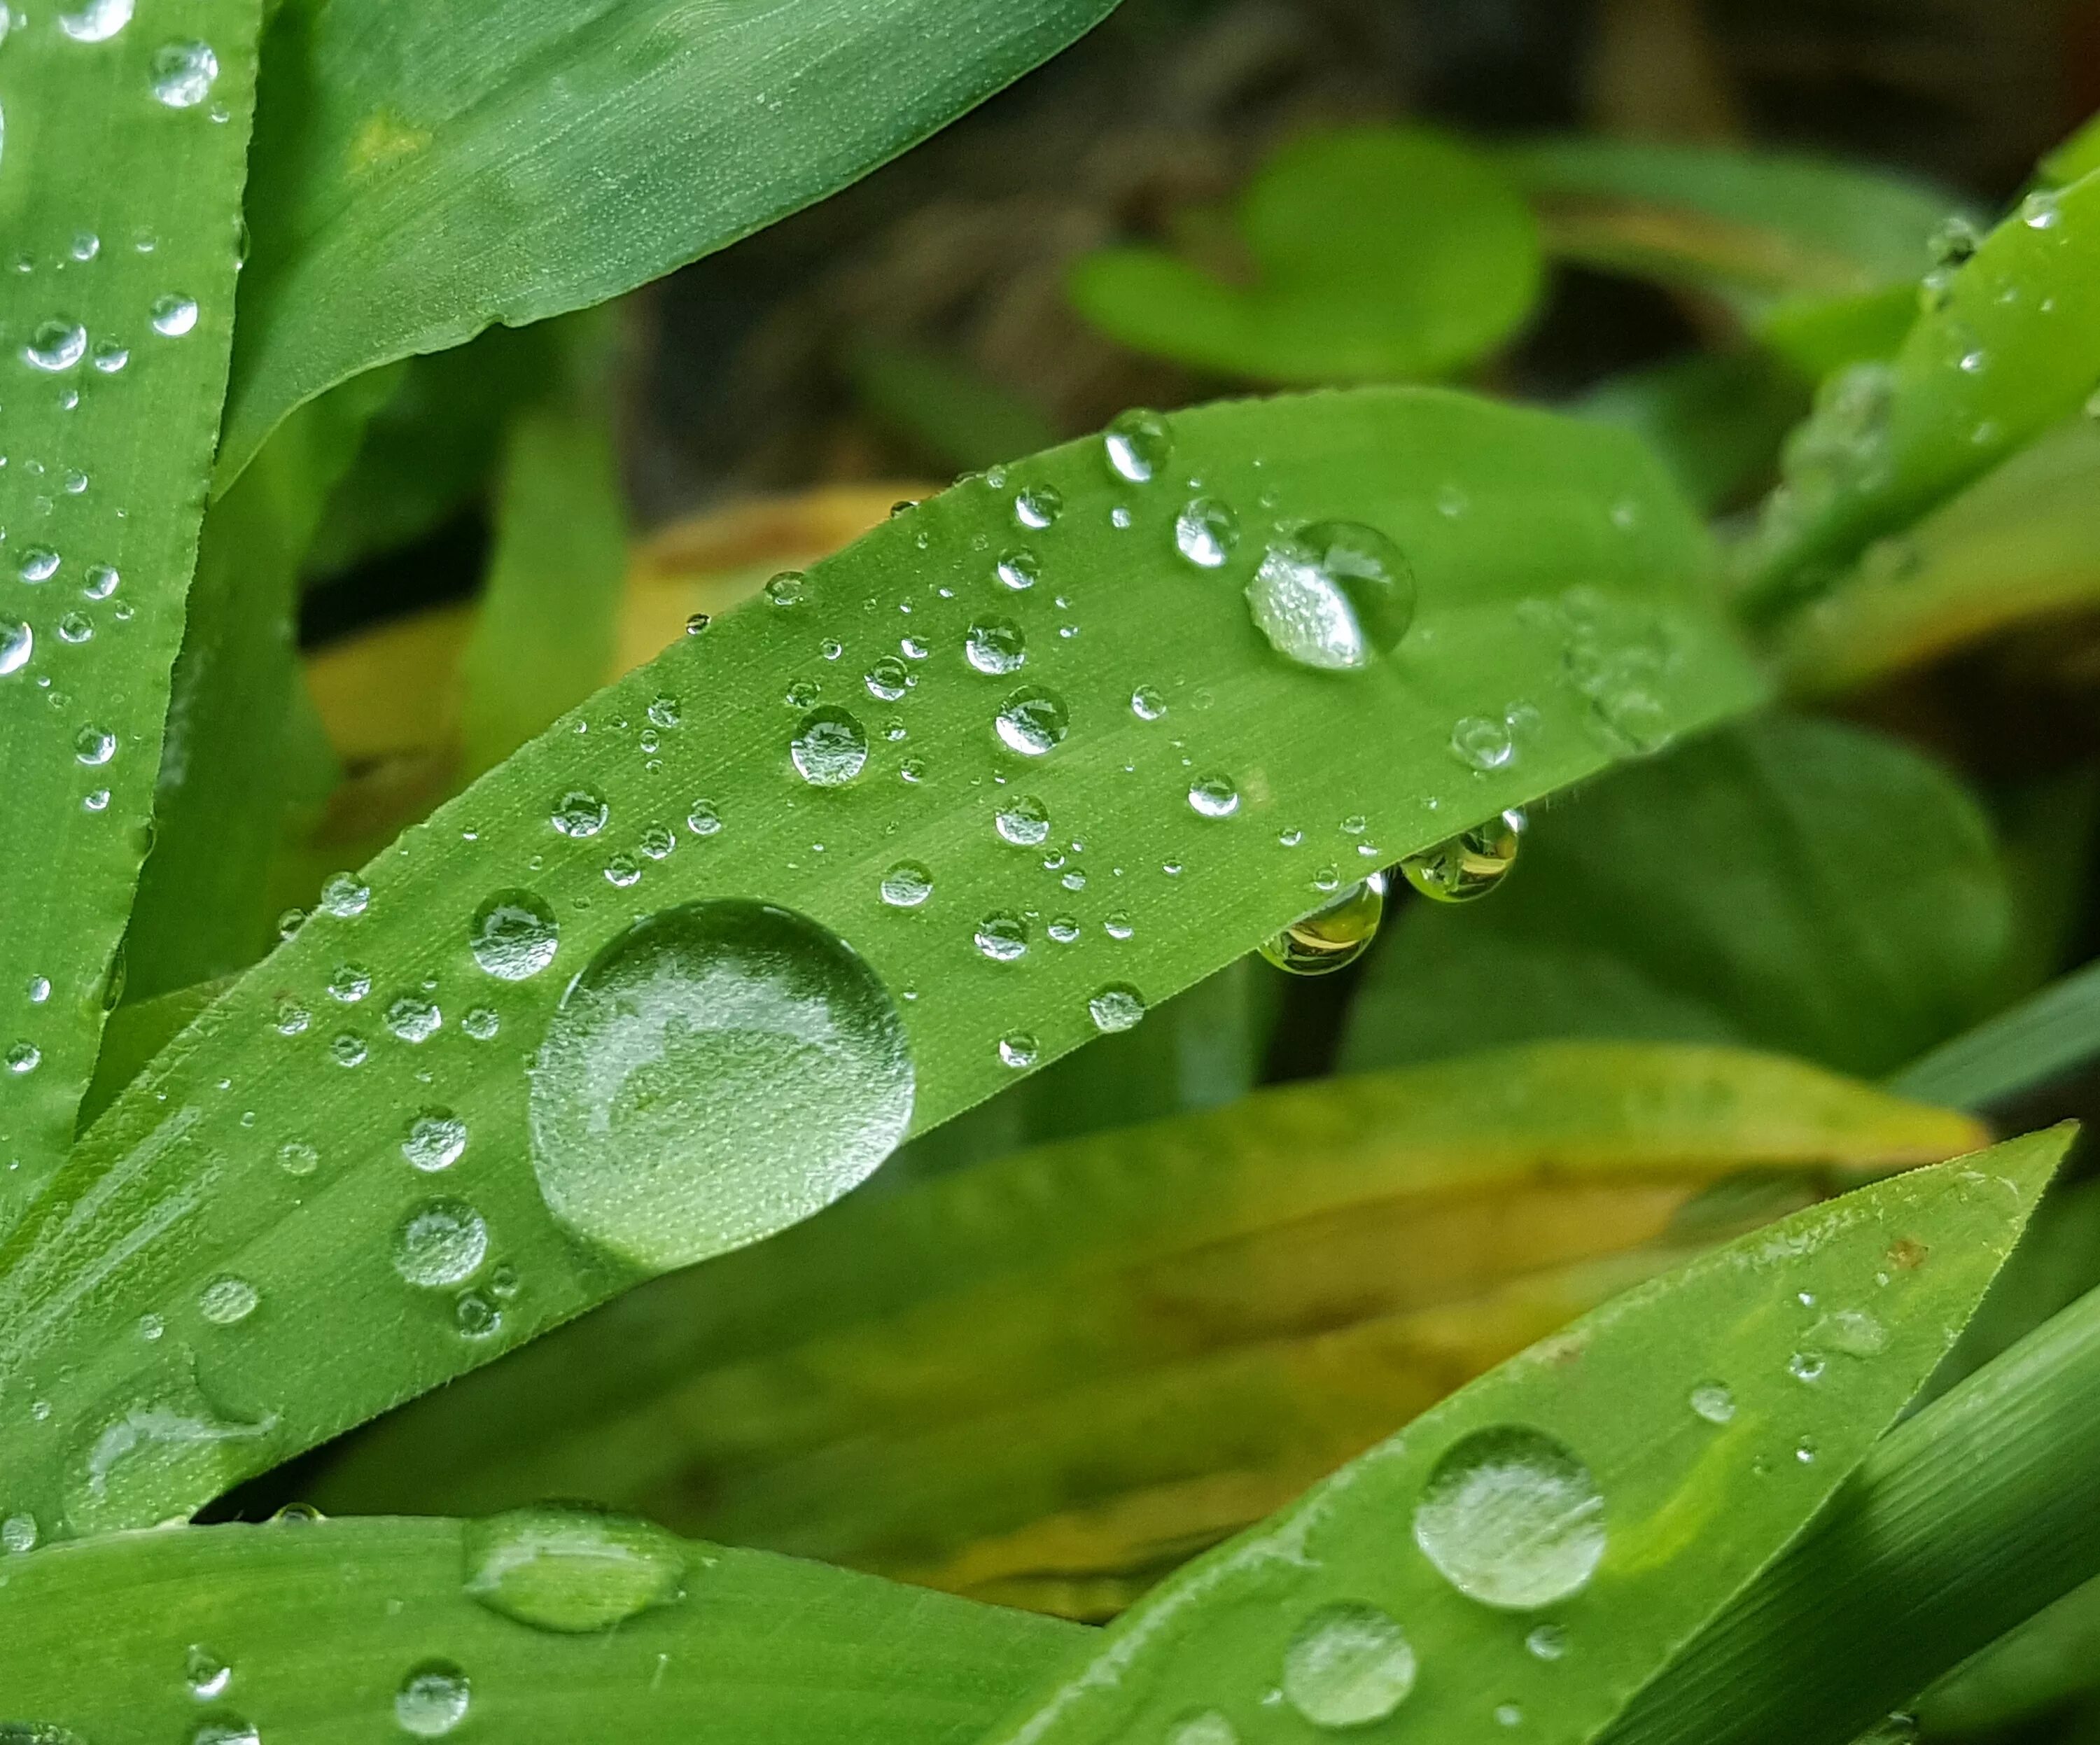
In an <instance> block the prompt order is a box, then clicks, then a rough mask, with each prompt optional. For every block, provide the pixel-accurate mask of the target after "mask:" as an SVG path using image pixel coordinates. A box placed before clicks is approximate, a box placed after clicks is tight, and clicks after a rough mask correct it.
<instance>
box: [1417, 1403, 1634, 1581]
mask: <svg viewBox="0 0 2100 1745" xmlns="http://www.w3.org/2000/svg"><path fill="white" fill-rule="evenodd" d="M1414 1542H1415V1544H1417V1545H1419V1546H1420V1547H1421V1548H1422V1551H1423V1555H1424V1556H1426V1557H1427V1558H1428V1559H1429V1561H1430V1562H1432V1563H1433V1564H1435V1565H1436V1568H1437V1571H1438V1572H1439V1573H1440V1574H1441V1575H1443V1577H1444V1578H1445V1580H1447V1581H1449V1583H1450V1584H1451V1585H1452V1586H1453V1587H1454V1588H1456V1589H1458V1591H1459V1592H1460V1593H1463V1594H1464V1595H1466V1596H1467V1598H1469V1599H1475V1600H1478V1601H1480V1602H1481V1604H1483V1605H1485V1606H1500V1607H1502V1608H1505V1609H1507V1610H1511V1611H1533V1610H1535V1609H1536V1608H1537V1607H1539V1606H1548V1605H1551V1604H1552V1603H1553V1602H1555V1600H1563V1599H1566V1598H1567V1597H1568V1596H1569V1595H1571V1594H1574V1593H1581V1592H1582V1589H1584V1588H1585V1587H1586V1586H1587V1585H1588V1584H1589V1581H1590V1576H1591V1575H1593V1574H1594V1573H1595V1571H1596V1567H1597V1564H1598V1562H1599V1560H1600V1559H1601V1558H1603V1557H1604V1496H1603V1494H1602V1493H1601V1492H1599V1490H1598V1488H1597V1481H1596V1480H1595V1478H1593V1477H1592V1476H1591V1475H1590V1469H1589V1468H1588V1467H1587V1466H1586V1465H1583V1464H1582V1461H1580V1460H1578V1459H1577V1457H1576V1456H1575V1455H1574V1454H1573V1452H1570V1451H1569V1450H1568V1448H1566V1447H1565V1446H1564V1445H1563V1444H1562V1443H1559V1442H1557V1441H1555V1439H1553V1438H1552V1437H1551V1436H1548V1435H1546V1434H1544V1433H1543V1432H1542V1431H1540V1430H1530V1429H1525V1428H1522V1427H1519V1426H1501V1427H1498V1428H1495V1429H1492V1430H1476V1431H1475V1432H1474V1433H1473V1434H1471V1435H1469V1436H1466V1437H1464V1438H1462V1439H1460V1440H1459V1441H1458V1443H1454V1445H1453V1446H1452V1447H1451V1448H1449V1450H1447V1451H1446V1452H1445V1454H1444V1456H1443V1457H1442V1458H1441V1459H1440V1460H1439V1461H1437V1463H1436V1468H1435V1470H1433V1471H1432V1473H1431V1474H1430V1475H1429V1479H1428V1482H1427V1483H1426V1484H1425V1485H1424V1486H1423V1492H1422V1499H1421V1500H1420V1501H1419V1502H1418V1504H1417V1505H1415V1510H1414Z"/></svg>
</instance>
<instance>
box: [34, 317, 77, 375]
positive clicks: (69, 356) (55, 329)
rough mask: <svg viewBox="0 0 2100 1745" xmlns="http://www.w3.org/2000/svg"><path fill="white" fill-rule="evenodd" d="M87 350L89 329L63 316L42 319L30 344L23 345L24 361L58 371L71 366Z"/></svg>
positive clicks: (44, 368)
mask: <svg viewBox="0 0 2100 1745" xmlns="http://www.w3.org/2000/svg"><path fill="white" fill-rule="evenodd" d="M86 351H87V329H86V328H84V327H82V325H81V324H80V323H79V322H77V321H68V320H66V319H64V318H63V317H61V318H60V319H56V320H52V321H46V322H44V323H42V324H41V325H39V326H38V328H37V329H36V331H35V332H34V333H32V334H31V335H30V336H29V344H27V345H26V346H23V347H22V361H23V362H24V364H29V365H30V366H31V367H32V368H36V369H40V370H47V371H49V372H52V373H53V374H55V373H57V372H59V371H60V370H68V369H71V368H73V366H74V365H75V364H77V363H79V362H80V360H81V359H82V357H83V356H84V355H86Z"/></svg>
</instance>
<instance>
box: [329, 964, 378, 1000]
mask: <svg viewBox="0 0 2100 1745" xmlns="http://www.w3.org/2000/svg"><path fill="white" fill-rule="evenodd" d="M328 990H329V997H330V998H333V999H337V1000H340V1001H342V1003H343V1004H344V1005H346V1006H355V1004H356V1003H357V1002H359V1001H360V1000H361V999H363V998H364V996H365V995H366V994H369V993H370V992H371V991H372V972H371V971H370V970H368V969H367V968H366V967H364V965H363V964H362V963H338V964H337V965H336V968H335V973H334V974H333V976H329V983H328Z"/></svg>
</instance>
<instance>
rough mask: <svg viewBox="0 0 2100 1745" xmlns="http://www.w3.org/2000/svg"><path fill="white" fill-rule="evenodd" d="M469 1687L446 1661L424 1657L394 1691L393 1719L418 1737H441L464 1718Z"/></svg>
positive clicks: (469, 1700) (468, 1704)
mask: <svg viewBox="0 0 2100 1745" xmlns="http://www.w3.org/2000/svg"><path fill="white" fill-rule="evenodd" d="M472 1704H473V1690H472V1687H471V1686H470V1685H469V1684H468V1682H467V1677H466V1674H465V1673H464V1672H461V1670H460V1669H459V1668H457V1666H455V1665H453V1664H452V1662H451V1661H449V1660H426V1661H424V1662H423V1663H422V1664H421V1665H420V1666H418V1667H416V1668H413V1669H412V1670H411V1671H410V1672H409V1673H408V1677H405V1678H404V1679H403V1680H402V1681H401V1686H400V1688H399V1690H396V1691H395V1693H394V1719H395V1721H397V1722H399V1725H400V1728H401V1730H402V1731H403V1732H404V1733H407V1734H412V1735H413V1736H414V1737H415V1738H419V1739H435V1738H443V1736H444V1735H445V1734H448V1733H449V1732H451V1731H452V1729H453V1728H454V1727H457V1725H459V1724H460V1723H461V1721H464V1720H465V1719H466V1712H467V1710H468V1709H469V1708H470V1707H472Z"/></svg>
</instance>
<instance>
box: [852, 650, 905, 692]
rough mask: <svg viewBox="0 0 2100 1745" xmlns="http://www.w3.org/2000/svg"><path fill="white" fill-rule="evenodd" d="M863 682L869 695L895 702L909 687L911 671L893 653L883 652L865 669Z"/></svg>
mask: <svg viewBox="0 0 2100 1745" xmlns="http://www.w3.org/2000/svg"><path fill="white" fill-rule="evenodd" d="M863 682H864V683H865V684H866V685H867V694H868V695H870V696H871V697H874V698H878V699H880V701H881V702H884V703H896V702H898V701H899V700H900V699H901V698H902V697H903V695H904V694H905V692H907V690H910V689H911V668H908V667H907V666H906V665H905V664H904V663H903V662H902V661H901V660H899V659H898V658H897V657H896V656H895V655H894V654H885V655H884V656H883V657H882V658H881V659H880V660H878V661H876V663H875V664H874V665H873V666H871V667H870V668H868V669H867V677H866V678H865V680H864V681H863Z"/></svg>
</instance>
